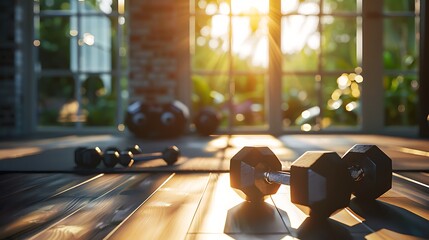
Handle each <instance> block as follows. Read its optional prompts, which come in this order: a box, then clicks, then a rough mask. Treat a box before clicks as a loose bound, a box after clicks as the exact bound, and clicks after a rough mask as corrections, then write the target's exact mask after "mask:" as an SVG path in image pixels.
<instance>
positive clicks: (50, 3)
mask: <svg viewBox="0 0 429 240" xmlns="http://www.w3.org/2000/svg"><path fill="white" fill-rule="evenodd" d="M39 6H40V10H41V11H45V10H70V0H40V4H39Z"/></svg>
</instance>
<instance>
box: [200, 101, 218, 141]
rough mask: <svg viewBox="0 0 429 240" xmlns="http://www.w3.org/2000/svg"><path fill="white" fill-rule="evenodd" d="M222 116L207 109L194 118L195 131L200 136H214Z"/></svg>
mask: <svg viewBox="0 0 429 240" xmlns="http://www.w3.org/2000/svg"><path fill="white" fill-rule="evenodd" d="M220 120H221V116H220V114H219V113H218V112H217V111H216V110H215V109H214V108H210V107H205V108H203V109H202V110H201V111H199V112H198V114H197V115H196V116H195V118H194V125H195V129H196V130H197V132H198V133H199V134H200V135H203V136H208V135H210V134H213V133H214V132H215V131H216V130H217V128H218V127H219V124H220Z"/></svg>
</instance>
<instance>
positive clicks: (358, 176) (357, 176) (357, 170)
mask: <svg viewBox="0 0 429 240" xmlns="http://www.w3.org/2000/svg"><path fill="white" fill-rule="evenodd" d="M348 169H349V173H350V176H351V177H352V179H353V181H355V182H358V181H360V180H362V179H363V177H364V176H365V171H364V170H363V168H362V167H360V166H358V165H353V166H350V167H349V168H348Z"/></svg>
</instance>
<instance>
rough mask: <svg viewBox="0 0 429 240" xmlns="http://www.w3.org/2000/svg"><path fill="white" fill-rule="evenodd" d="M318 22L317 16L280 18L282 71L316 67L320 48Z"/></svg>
mask: <svg viewBox="0 0 429 240" xmlns="http://www.w3.org/2000/svg"><path fill="white" fill-rule="evenodd" d="M318 23H319V21H318V17H313V16H289V17H283V18H282V32H281V48H282V53H283V64H282V65H283V71H306V70H307V71H311V70H313V71H314V70H316V69H317V64H318V61H317V59H318V52H319V48H320V34H319V31H318Z"/></svg>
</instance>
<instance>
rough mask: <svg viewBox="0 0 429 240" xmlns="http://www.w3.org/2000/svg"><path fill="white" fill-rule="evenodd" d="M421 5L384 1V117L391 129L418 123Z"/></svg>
mask: <svg viewBox="0 0 429 240" xmlns="http://www.w3.org/2000/svg"><path fill="white" fill-rule="evenodd" d="M418 6H419V4H418V1H416V2H415V1H414V0H412V1H411V0H401V1H397V0H384V6H383V27H384V31H383V46H384V48H383V62H384V76H383V77H384V79H383V80H384V91H385V93H384V99H385V100H384V115H385V118H384V119H385V125H387V126H410V125H416V124H417V121H418V120H417V114H418V113H417V108H418V105H417V100H418V95H417V90H418V88H419V81H418V65H419V63H418V60H419V59H418V52H419V49H418V46H419V43H418V41H417V38H416V36H417V35H418V33H419V7H418Z"/></svg>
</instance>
